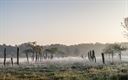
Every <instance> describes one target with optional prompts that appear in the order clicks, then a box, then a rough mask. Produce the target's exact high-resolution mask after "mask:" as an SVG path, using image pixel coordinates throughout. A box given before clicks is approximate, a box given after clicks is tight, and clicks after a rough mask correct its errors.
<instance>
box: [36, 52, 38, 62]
mask: <svg viewBox="0 0 128 80" xmlns="http://www.w3.org/2000/svg"><path fill="white" fill-rule="evenodd" d="M37 60H38V55H37V53H36V62H37Z"/></svg>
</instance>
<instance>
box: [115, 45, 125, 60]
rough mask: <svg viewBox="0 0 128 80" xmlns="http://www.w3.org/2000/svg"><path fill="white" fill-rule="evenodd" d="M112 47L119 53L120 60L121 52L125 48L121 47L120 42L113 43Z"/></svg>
mask: <svg viewBox="0 0 128 80" xmlns="http://www.w3.org/2000/svg"><path fill="white" fill-rule="evenodd" d="M113 48H114V50H115V52H116V53H118V54H119V58H120V61H121V52H122V51H125V50H126V49H127V48H125V47H122V46H121V45H120V44H113Z"/></svg>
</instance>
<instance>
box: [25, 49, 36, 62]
mask: <svg viewBox="0 0 128 80" xmlns="http://www.w3.org/2000/svg"><path fill="white" fill-rule="evenodd" d="M23 53H25V55H26V58H27V62H28V63H29V56H28V55H29V53H34V52H33V50H32V49H31V48H29V49H25V50H24V51H23ZM32 59H33V56H32Z"/></svg>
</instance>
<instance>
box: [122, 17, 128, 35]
mask: <svg viewBox="0 0 128 80" xmlns="http://www.w3.org/2000/svg"><path fill="white" fill-rule="evenodd" d="M121 25H122V26H123V27H124V29H125V31H124V32H125V35H126V36H127V37H128V17H126V18H124V22H123V23H121Z"/></svg>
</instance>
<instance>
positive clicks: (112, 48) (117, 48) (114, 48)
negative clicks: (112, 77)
mask: <svg viewBox="0 0 128 80" xmlns="http://www.w3.org/2000/svg"><path fill="white" fill-rule="evenodd" d="M124 50H126V48H125V47H122V46H121V45H120V44H117V43H115V44H110V45H108V46H107V47H106V48H105V49H104V50H103V53H105V54H111V55H112V62H113V56H114V54H115V53H118V54H119V58H120V61H121V52H122V51H124Z"/></svg>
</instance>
